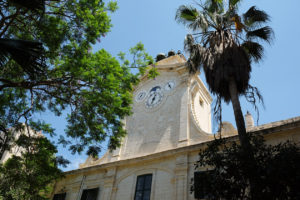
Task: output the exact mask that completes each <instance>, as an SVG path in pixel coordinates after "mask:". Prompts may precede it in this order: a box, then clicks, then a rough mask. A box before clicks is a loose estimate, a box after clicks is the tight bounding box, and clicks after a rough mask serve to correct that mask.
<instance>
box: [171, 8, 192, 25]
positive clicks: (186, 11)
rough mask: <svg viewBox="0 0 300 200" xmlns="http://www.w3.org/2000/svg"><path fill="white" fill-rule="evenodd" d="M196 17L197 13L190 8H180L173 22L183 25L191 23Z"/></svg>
mask: <svg viewBox="0 0 300 200" xmlns="http://www.w3.org/2000/svg"><path fill="white" fill-rule="evenodd" d="M197 17H198V11H197V9H196V8H194V7H192V6H185V5H182V6H180V7H179V8H178V9H177V11H176V15H175V20H176V21H177V22H178V23H182V24H184V25H186V24H190V23H193V22H194V21H195V20H196V19H197Z"/></svg>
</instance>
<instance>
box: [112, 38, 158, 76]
mask: <svg viewBox="0 0 300 200" xmlns="http://www.w3.org/2000/svg"><path fill="white" fill-rule="evenodd" d="M129 53H130V54H131V55H132V60H133V61H132V62H131V63H130V61H129V60H128V59H125V53H124V52H120V53H119V54H118V56H119V59H120V60H121V61H122V62H123V66H124V67H128V68H131V69H138V70H139V71H138V73H137V76H142V75H144V74H145V73H146V72H147V75H148V78H155V77H156V76H157V75H158V71H157V70H156V68H155V64H154V60H153V58H152V56H150V55H149V54H148V53H147V52H146V50H145V47H144V44H143V43H141V42H139V43H137V44H136V45H135V46H134V47H132V48H130V49H129Z"/></svg>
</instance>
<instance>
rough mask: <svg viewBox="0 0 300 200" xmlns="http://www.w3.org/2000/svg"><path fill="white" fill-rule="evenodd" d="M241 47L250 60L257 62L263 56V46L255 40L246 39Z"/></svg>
mask: <svg viewBox="0 0 300 200" xmlns="http://www.w3.org/2000/svg"><path fill="white" fill-rule="evenodd" d="M242 47H243V48H244V49H245V51H246V52H247V54H248V56H249V57H250V58H251V60H252V61H254V62H256V63H258V62H259V61H260V60H261V59H262V58H263V53H264V48H263V46H262V45H260V44H259V43H257V42H252V41H246V42H244V43H243V44H242Z"/></svg>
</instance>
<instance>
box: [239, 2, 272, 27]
mask: <svg viewBox="0 0 300 200" xmlns="http://www.w3.org/2000/svg"><path fill="white" fill-rule="evenodd" d="M243 19H244V24H245V25H247V26H249V27H251V26H255V25H257V24H258V25H259V24H261V23H265V22H268V21H269V20H270V17H269V15H268V14H267V13H266V12H264V11H262V10H258V9H256V7H255V6H252V7H251V8H249V10H248V11H247V12H246V13H245V14H243Z"/></svg>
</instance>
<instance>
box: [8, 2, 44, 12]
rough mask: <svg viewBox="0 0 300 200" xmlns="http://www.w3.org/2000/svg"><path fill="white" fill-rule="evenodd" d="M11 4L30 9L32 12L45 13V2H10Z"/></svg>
mask: <svg viewBox="0 0 300 200" xmlns="http://www.w3.org/2000/svg"><path fill="white" fill-rule="evenodd" d="M9 3H10V4H12V5H14V6H16V7H21V8H25V9H28V10H30V11H32V12H44V11H45V0H10V1H9Z"/></svg>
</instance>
